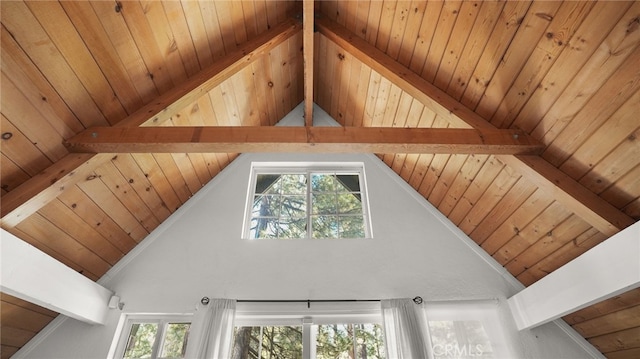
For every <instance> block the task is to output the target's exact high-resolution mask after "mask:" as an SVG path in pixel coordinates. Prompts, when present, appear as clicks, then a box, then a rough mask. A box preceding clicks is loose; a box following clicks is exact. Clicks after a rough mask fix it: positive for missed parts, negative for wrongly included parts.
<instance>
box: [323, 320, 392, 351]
mask: <svg viewBox="0 0 640 359" xmlns="http://www.w3.org/2000/svg"><path fill="white" fill-rule="evenodd" d="M316 358H317V359H334V358H340V359H341V358H354V359H383V358H385V350H384V335H383V332H382V328H381V327H380V325H378V324H329V325H319V326H318V334H317V337H316Z"/></svg>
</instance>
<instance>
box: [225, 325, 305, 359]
mask: <svg viewBox="0 0 640 359" xmlns="http://www.w3.org/2000/svg"><path fill="white" fill-rule="evenodd" d="M231 357H232V358H233V359H302V327H299V326H279V327H277V326H265V327H236V328H235V333H234V344H233V348H232V352H231Z"/></svg>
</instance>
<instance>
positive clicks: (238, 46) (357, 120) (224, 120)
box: [0, 0, 640, 358]
mask: <svg viewBox="0 0 640 359" xmlns="http://www.w3.org/2000/svg"><path fill="white" fill-rule="evenodd" d="M0 3H1V9H0V10H1V23H2V34H1V42H2V43H1V51H2V52H1V60H2V66H1V70H2V79H1V81H2V82H1V83H2V94H1V101H2V103H1V106H2V107H1V111H0V112H1V114H2V130H1V132H2V142H1V143H2V147H1V154H2V157H1V171H2V172H1V176H2V177H1V181H2V189H1V190H2V228H4V229H5V230H7V231H9V232H11V233H13V234H14V235H16V236H18V237H19V238H21V239H23V240H24V241H26V242H28V243H30V244H32V245H34V246H35V247H37V248H39V249H41V250H42V251H44V252H46V253H48V254H49V255H51V256H53V257H54V258H56V259H58V260H59V261H61V262H62V263H65V264H66V265H68V266H69V267H71V268H73V269H74V270H77V271H78V272H80V273H82V274H83V275H85V276H86V277H88V278H91V279H92V280H97V279H98V278H100V277H101V276H102V275H103V274H105V273H106V271H108V270H109V268H111V267H112V266H113V265H115V264H116V263H117V262H118V260H120V259H121V258H122V257H123V256H124V255H125V254H126V253H128V252H129V251H130V250H131V249H132V248H133V247H135V245H136V244H137V243H139V242H140V241H141V240H143V239H144V238H145V237H146V236H147V235H148V234H149V233H150V232H151V231H153V229H154V228H156V227H157V226H158V225H159V224H160V223H162V221H164V220H165V219H166V218H167V217H168V216H169V215H170V214H171V213H173V212H174V211H176V210H177V209H178V208H179V207H180V206H181V205H182V204H184V203H185V202H186V201H187V200H188V199H189V198H190V197H191V196H192V195H193V194H194V193H196V192H197V191H198V190H199V189H200V188H201V187H202V186H203V185H205V184H206V183H207V182H209V181H210V180H211V178H213V177H214V176H215V175H216V174H217V173H219V172H220V171H221V170H222V169H224V168H225V167H226V166H227V165H228V164H229V163H230V162H231V161H233V159H234V158H235V157H236V156H237V153H235V152H234V151H233V150H232V149H234V147H227V148H229V150H228V151H224V152H220V153H177V152H176V153H173V152H171V151H170V150H168V151H159V152H157V153H135V154H131V153H126V152H125V153H122V151H114V152H119V153H117V154H114V153H101V154H97V155H96V154H87V153H75V152H69V148H68V147H66V146H65V142H66V141H68V140H70V139H72V138H73V137H74V136H76V135H77V134H80V133H82V132H83V131H85V130H86V129H88V128H92V127H95V126H102V127H105V126H115V127H126V125H129V126H130V125H132V124H133V125H134V126H138V125H143V126H174V127H175V126H272V125H274V124H275V123H276V122H278V121H279V120H280V119H281V118H282V117H283V116H284V115H285V114H286V113H288V112H289V111H290V110H292V109H293V108H294V107H295V106H297V105H298V104H300V103H301V102H302V101H303V98H304V94H305V90H304V85H305V84H304V81H303V79H304V78H305V75H304V71H303V65H304V61H303V50H304V49H303V31H302V25H301V21H302V4H301V2H295V1H266V0H254V1H242V2H240V1H229V2H221V1H216V2H212V1H201V2H195V1H167V2H158V1H140V2H135V1H126V2H121V3H120V2H115V1H95V2H85V1H78V2H54V1H46V2H41V1H34V2H26V3H25V2H20V1H4V0H3V1H1V2H0ZM315 18H316V30H317V32H316V34H315V35H314V39H315V40H314V43H315V51H314V61H313V63H314V70H315V76H313V77H314V78H315V81H314V83H313V92H314V100H315V102H316V103H317V104H318V105H319V106H320V107H321V108H322V109H324V110H325V111H326V112H328V113H329V114H330V115H331V116H332V117H333V118H335V119H336V120H337V121H338V122H340V123H341V124H342V125H344V126H349V127H356V128H357V127H401V128H404V127H409V128H415V127H424V128H452V129H469V128H474V129H477V130H481V131H493V130H495V129H496V128H497V129H510V130H519V131H521V132H519V133H522V134H523V136H526V137H528V138H531V139H532V140H533V141H534V142H536V143H538V144H539V145H541V151H539V152H538V153H539V156H538V155H517V156H514V155H510V154H495V153H493V152H487V153H482V154H479V153H473V152H472V153H469V151H467V152H464V151H462V153H458V152H455V153H454V151H453V150H452V151H451V152H450V153H447V152H446V151H440V152H438V153H427V152H425V151H419V152H420V153H378V156H379V157H380V158H381V159H382V160H383V161H384V162H385V163H386V164H388V165H389V167H390V168H392V169H393V170H394V171H395V172H396V173H398V174H399V175H400V176H401V177H402V178H404V179H405V180H406V181H407V182H408V183H409V184H410V185H411V186H413V187H414V188H415V189H416V190H417V191H418V192H419V193H420V194H421V195H423V196H424V197H425V198H426V199H427V200H429V202H431V203H432V204H433V205H434V206H436V207H437V208H438V209H439V210H440V211H441V212H442V213H443V214H445V215H446V216H447V217H448V218H449V219H450V220H451V221H452V222H453V223H455V224H456V225H457V226H458V227H459V228H460V229H461V230H463V231H464V232H465V233H467V234H468V235H469V236H470V237H471V238H472V239H473V240H474V241H476V242H477V243H478V245H480V246H481V247H482V248H483V249H484V250H486V251H487V253H489V254H490V255H491V256H493V258H495V259H496V261H498V262H499V263H501V264H502V265H503V266H504V267H505V268H506V269H507V270H508V271H509V272H510V273H512V274H513V275H514V276H515V277H516V278H517V279H518V280H520V281H521V282H522V283H523V284H525V285H527V286H528V285H530V284H532V283H534V282H536V281H537V280H539V279H541V278H543V277H544V276H546V275H547V274H549V273H551V272H553V271H554V270H556V269H557V268H559V267H561V266H562V265H564V264H565V263H567V262H568V261H570V260H571V259H573V258H575V257H577V256H579V255H580V254H582V253H584V252H585V251H587V250H589V249H590V248H592V247H593V246H595V245H597V244H598V243H600V242H602V241H604V240H606V239H607V238H608V237H610V236H611V235H613V234H614V233H616V232H618V231H619V230H621V229H623V228H625V227H626V226H628V225H630V224H632V223H634V222H635V221H638V220H639V219H640V180H638V179H639V178H640V143H639V141H640V140H638V137H640V119H639V117H638V113H639V110H640V90H639V88H640V2H633V1H631V2H608V1H597V2H596V1H565V2H550V1H532V2H531V1H517V2H516V1H513V2H503V1H499V2H481V1H463V2H458V1H444V2H440V1H437V2H423V1H411V2H409V1H406V2H397V3H396V2H394V1H384V2H382V1H373V2H366V1H321V2H316V4H315ZM307 76H308V77H309V78H310V77H311V76H309V75H307ZM454 133H455V132H454ZM501 133H502V132H501ZM387 148H388V147H387ZM71 149H72V148H71ZM227 152H228V153H227ZM1 300H2V302H1V304H2V307H1V310H2V313H1V317H0V320H1V322H2V328H1V329H2V338H1V344H2V348H1V350H2V358H8V357H10V356H11V355H12V354H13V353H15V352H16V351H17V350H18V349H19V348H20V347H22V346H23V345H24V344H25V343H26V342H27V341H28V340H29V339H30V338H32V337H33V336H34V335H35V334H36V333H38V332H39V331H40V330H41V329H42V328H43V327H44V326H45V325H46V324H47V323H48V322H49V321H50V320H52V319H53V318H54V317H55V315H56V313H53V312H50V311H48V310H45V309H42V308H39V307H37V306H34V305H32V304H29V303H27V302H24V301H22V300H19V299H16V298H13V297H11V296H8V295H6V294H2V297H1ZM565 320H566V321H567V322H568V323H569V324H570V325H572V326H573V328H575V329H576V330H577V331H578V332H579V333H581V334H582V335H583V336H584V337H585V338H587V339H588V340H589V341H590V342H591V343H592V344H593V345H594V346H595V347H596V348H598V349H599V350H601V351H602V352H603V353H604V354H605V355H606V356H607V357H609V358H636V357H638V356H640V341H639V340H638V338H640V289H636V290H633V291H630V292H627V293H624V294H622V295H619V296H617V297H614V298H612V299H609V300H607V301H604V302H601V303H598V304H595V305H593V306H590V307H588V308H585V309H583V310H581V311H579V312H576V313H573V314H571V315H568V316H567V317H565Z"/></svg>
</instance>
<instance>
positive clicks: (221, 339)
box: [185, 299, 236, 359]
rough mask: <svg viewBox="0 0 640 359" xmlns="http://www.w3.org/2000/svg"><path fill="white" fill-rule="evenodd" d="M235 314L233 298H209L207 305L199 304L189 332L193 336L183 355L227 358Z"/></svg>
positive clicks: (207, 358) (215, 358) (201, 357)
mask: <svg viewBox="0 0 640 359" xmlns="http://www.w3.org/2000/svg"><path fill="white" fill-rule="evenodd" d="M235 315H236V301H235V300H234V299H211V301H210V302H209V304H208V305H207V306H201V307H200V309H199V310H198V311H197V312H196V314H195V315H194V318H193V323H192V325H191V332H192V333H193V334H195V338H192V339H190V340H189V343H188V345H187V353H186V355H185V357H186V358H194V359H196V358H197V359H228V358H229V356H230V353H231V344H232V343H231V342H232V340H233V322H234V318H235Z"/></svg>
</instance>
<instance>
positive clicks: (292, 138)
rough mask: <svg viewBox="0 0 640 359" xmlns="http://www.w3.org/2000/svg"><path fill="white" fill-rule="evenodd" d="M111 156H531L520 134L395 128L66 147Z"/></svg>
mask: <svg viewBox="0 0 640 359" xmlns="http://www.w3.org/2000/svg"><path fill="white" fill-rule="evenodd" d="M66 145H67V147H68V148H69V150H70V151H74V152H93V153H100V152H113V153H116V152H118V153H147V152H153V153H161V152H165V153H183V152H187V153H204V152H208V153H212V152H223V153H228V152H241V153H247V152H305V153H311V152H313V153H480V154H536V153H540V151H541V150H542V148H543V146H542V144H541V143H539V142H538V141H536V140H534V139H533V138H532V137H531V136H528V135H526V134H524V133H523V132H522V131H519V130H510V129H509V130H500V129H487V130H484V129H483V130H478V129H457V128H398V127H276V126H269V127H260V126H258V127H218V126H216V127H135V128H134V127H128V128H114V127H95V128H90V129H88V130H86V131H83V132H81V133H80V134H78V135H76V136H74V137H73V138H71V139H70V140H69V141H67V143H66Z"/></svg>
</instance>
